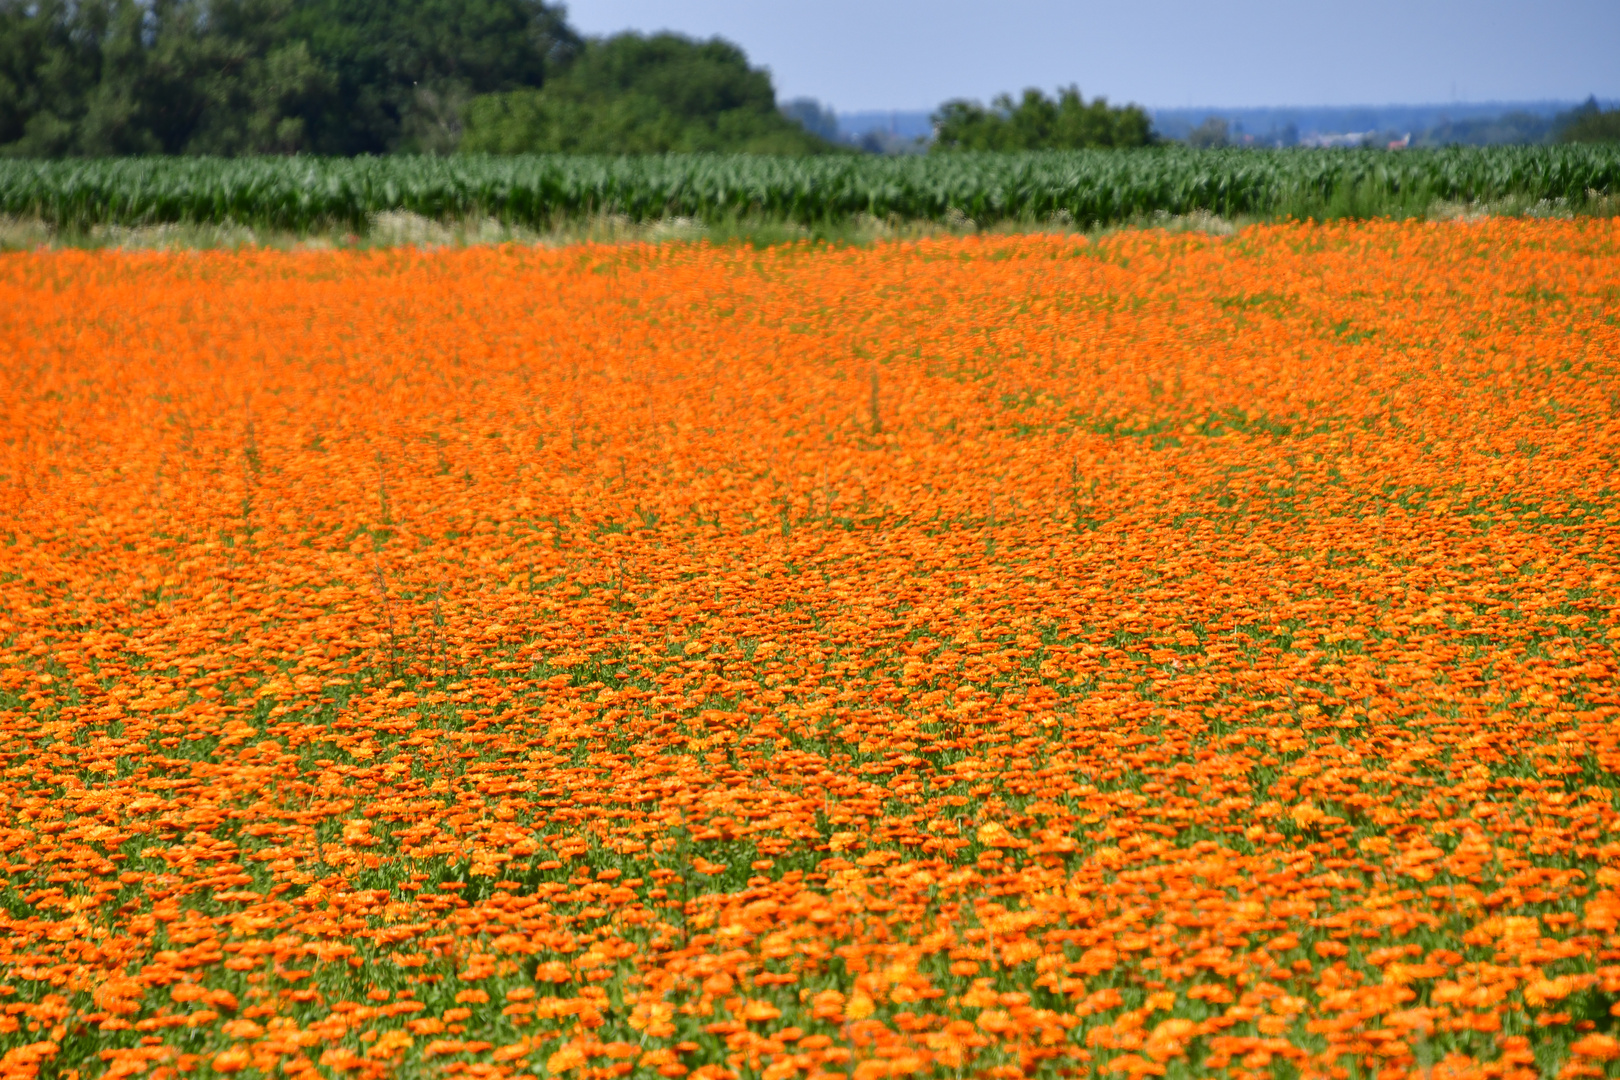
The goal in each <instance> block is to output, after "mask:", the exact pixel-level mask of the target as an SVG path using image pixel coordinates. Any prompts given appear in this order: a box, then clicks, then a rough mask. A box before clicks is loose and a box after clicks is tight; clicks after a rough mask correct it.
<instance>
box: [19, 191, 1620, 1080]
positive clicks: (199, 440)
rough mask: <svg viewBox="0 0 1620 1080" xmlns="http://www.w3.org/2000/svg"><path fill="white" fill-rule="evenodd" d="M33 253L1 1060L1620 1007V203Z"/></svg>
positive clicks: (665, 1042) (1609, 1012)
mask: <svg viewBox="0 0 1620 1080" xmlns="http://www.w3.org/2000/svg"><path fill="white" fill-rule="evenodd" d="M0 311H3V312H4V313H5V314H4V318H3V320H0V349H3V351H4V356H5V362H4V364H0V795H3V801H0V978H3V980H4V981H3V983H0V1051H3V1055H4V1056H3V1058H0V1073H3V1074H5V1075H6V1076H13V1075H16V1076H33V1075H45V1076H51V1077H75V1078H76V1077H84V1078H85V1080H89V1078H90V1077H92V1076H102V1075H105V1076H126V1075H135V1074H144V1075H146V1076H148V1077H150V1078H152V1080H172V1078H174V1077H176V1076H178V1075H181V1074H190V1075H195V1076H199V1077H202V1076H206V1075H208V1074H210V1073H225V1074H239V1075H241V1076H243V1077H251V1076H263V1077H268V1076H270V1075H272V1074H278V1073H279V1074H281V1075H285V1076H291V1077H298V1076H304V1077H313V1076H314V1075H315V1074H320V1075H323V1076H327V1077H340V1076H347V1077H356V1078H363V1080H376V1078H381V1077H384V1076H392V1075H402V1076H418V1075H444V1076H467V1077H478V1078H496V1077H501V1078H507V1077H519V1076H537V1077H543V1076H548V1075H550V1076H567V1077H569V1078H571V1080H609V1078H616V1077H621V1076H632V1077H652V1076H659V1077H666V1078H671V1080H673V1078H678V1077H690V1078H692V1080H727V1078H736V1080H755V1078H758V1080H792V1078H798V1077H801V1076H803V1077H807V1078H810V1080H816V1078H820V1080H827V1078H828V1077H830V1076H832V1075H838V1076H841V1077H848V1078H850V1080H880V1078H885V1077H901V1076H911V1075H916V1076H922V1077H928V1076H941V1077H944V1076H951V1077H956V1076H966V1075H978V1076H987V1077H993V1078H996V1080H1017V1078H1020V1077H1025V1076H1029V1077H1034V1076H1057V1075H1074V1074H1084V1075H1091V1074H1097V1075H1120V1076H1125V1077H1130V1078H1134V1077H1141V1076H1160V1075H1169V1076H1183V1075H1199V1076H1206V1075H1207V1076H1219V1075H1225V1076H1233V1077H1238V1076H1246V1077H1255V1078H1260V1077H1283V1076H1295V1075H1300V1076H1309V1077H1334V1078H1347V1077H1350V1076H1358V1077H1362V1076H1381V1077H1393V1076H1407V1075H1414V1074H1415V1075H1424V1076H1431V1075H1432V1076H1434V1077H1441V1076H1446V1077H1460V1076H1476V1077H1493V1078H1494V1077H1502V1078H1509V1077H1511V1078H1530V1077H1537V1076H1543V1075H1562V1076H1570V1077H1574V1076H1601V1075H1611V1074H1612V1073H1613V1070H1614V1069H1615V1068H1616V1067H1617V1066H1616V1062H1617V1061H1620V1038H1617V1035H1620V1030H1617V1023H1620V1021H1617V1019H1616V1016H1615V1013H1616V1012H1617V1011H1620V1005H1617V1002H1620V810H1617V808H1616V804H1615V796H1616V791H1617V788H1620V784H1617V783H1616V774H1615V769H1616V767H1617V766H1620V691H1617V686H1616V664H1617V659H1616V657H1617V648H1620V608H1617V602H1620V601H1617V596H1620V501H1617V499H1616V488H1617V485H1620V481H1617V477H1620V458H1617V451H1620V318H1617V315H1616V312H1617V311H1620V224H1617V223H1615V222H1609V221H1596V220H1585V221H1573V222H1570V221H1564V222H1546V221H1544V222H1532V221H1490V222H1485V223H1475V224H1467V225H1460V224H1448V225H1434V224H1428V225H1424V224H1393V223H1373V224H1361V225H1345V226H1312V225H1287V226H1274V227H1262V228H1255V229H1251V230H1248V231H1245V232H1243V233H1241V234H1239V235H1237V236H1234V237H1228V238H1218V237H1209V236H1204V235H1200V234H1173V233H1166V232H1151V231H1149V232H1125V233H1119V234H1116V235H1113V236H1108V237H1105V238H1102V239H1094V240H1085V239H1079V238H1074V237H1067V236H1023V237H1000V238H968V239H961V238H942V239H936V240H927V241H921V242H917V243H910V244H890V245H883V246H878V247H874V248H871V249H841V248H825V247H823V248H814V247H791V248H778V249H771V250H754V249H752V248H748V247H741V246H739V247H708V246H701V245H700V246H682V245H671V246H662V247H655V246H646V247H637V246H626V247H617V248H614V247H576V248H567V249H558V250H541V249H515V248H487V249H467V250H456V251H436V252H424V251H416V250H397V251H387V252H369V253H355V252H348V253H276V252H254V251H246V252H213V253H201V254H198V253H191V254H163V255H122V254H107V253H84V252H60V253H51V254H19V255H9V256H5V257H3V258H0Z"/></svg>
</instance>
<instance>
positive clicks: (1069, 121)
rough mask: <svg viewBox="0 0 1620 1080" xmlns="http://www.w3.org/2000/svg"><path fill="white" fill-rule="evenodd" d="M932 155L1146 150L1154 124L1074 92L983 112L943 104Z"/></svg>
mask: <svg viewBox="0 0 1620 1080" xmlns="http://www.w3.org/2000/svg"><path fill="white" fill-rule="evenodd" d="M934 128H935V134H934V149H935V150H941V151H946V150H1083V149H1089V148H1092V147H1123V146H1149V145H1151V144H1152V143H1153V142H1154V141H1155V140H1154V135H1153V121H1152V120H1151V119H1149V117H1148V114H1147V112H1146V111H1145V110H1144V109H1142V108H1141V107H1140V106H1137V105H1124V106H1110V105H1109V104H1108V99H1107V98H1103V97H1095V98H1092V99H1091V101H1089V102H1087V101H1085V100H1083V99H1082V98H1081V96H1080V91H1079V89H1077V88H1076V87H1073V86H1071V87H1068V88H1067V89H1063V90H1060V91H1058V96H1057V100H1055V101H1054V100H1053V99H1051V98H1049V97H1047V96H1046V95H1045V94H1044V93H1042V92H1041V91H1040V90H1035V89H1029V90H1025V91H1024V95H1023V97H1022V98H1021V99H1020V100H1018V101H1016V102H1015V101H1013V99H1012V96H1011V95H1010V94H1002V95H1000V96H999V97H997V98H996V99H995V100H994V101H993V102H991V103H990V107H989V108H988V109H986V108H985V107H984V106H982V105H980V104H979V103H978V102H976V101H964V100H956V101H947V102H946V103H945V104H944V105H942V106H940V110H939V112H937V113H935V114H934Z"/></svg>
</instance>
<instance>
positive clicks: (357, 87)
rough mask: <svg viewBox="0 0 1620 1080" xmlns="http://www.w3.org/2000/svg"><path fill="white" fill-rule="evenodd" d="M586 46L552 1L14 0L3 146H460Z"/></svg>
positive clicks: (3, 33)
mask: <svg viewBox="0 0 1620 1080" xmlns="http://www.w3.org/2000/svg"><path fill="white" fill-rule="evenodd" d="M578 44H579V39H578V37H577V35H575V34H574V32H573V31H572V30H571V29H570V28H569V27H568V26H567V25H566V24H565V23H564V22H563V17H562V13H561V9H560V8H553V7H549V6H547V5H546V4H545V3H544V2H543V0H0V154H6V155H10V156H29V157H58V156H64V155H127V154H202V153H207V154H245V153H291V152H296V151H316V152H320V153H328V154H354V153H365V152H385V151H391V150H408V149H448V148H449V147H450V146H452V145H453V144H454V140H455V138H456V136H457V135H458V134H459V127H460V111H461V108H462V106H463V105H464V104H465V102H466V101H467V100H468V99H469V98H470V97H471V96H472V95H473V94H475V93H480V92H484V91H490V90H500V89H510V88H514V87H520V86H536V85H539V84H540V83H541V82H542V81H543V80H544V79H545V77H546V75H547V73H548V72H549V71H551V70H553V69H555V68H556V67H558V66H561V65H562V64H564V63H566V61H567V60H568V58H569V57H570V56H571V55H572V54H573V52H574V51H575V50H576V49H577V47H578Z"/></svg>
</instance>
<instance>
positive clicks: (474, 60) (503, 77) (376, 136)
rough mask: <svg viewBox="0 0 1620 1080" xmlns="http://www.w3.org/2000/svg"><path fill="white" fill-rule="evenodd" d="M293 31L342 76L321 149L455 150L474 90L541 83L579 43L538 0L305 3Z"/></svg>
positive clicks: (322, 118)
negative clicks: (464, 112)
mask: <svg viewBox="0 0 1620 1080" xmlns="http://www.w3.org/2000/svg"><path fill="white" fill-rule="evenodd" d="M291 29H292V33H293V35H294V36H295V37H297V38H298V39H301V40H304V41H307V42H308V43H309V49H310V52H311V54H312V55H313V56H314V57H315V58H316V59H317V60H318V61H319V62H320V63H321V64H322V65H323V66H324V67H325V68H326V69H327V70H329V71H331V72H332V73H333V76H334V79H335V81H336V92H335V93H334V94H333V95H332V97H331V98H330V99H328V101H327V102H325V103H324V104H325V107H324V108H322V109H321V110H320V111H319V112H318V113H316V114H315V115H313V116H311V117H310V127H311V131H310V145H311V148H312V149H314V150H315V151H316V152H318V153H324V154H358V153H385V152H388V151H394V150H446V149H449V148H451V147H452V146H453V145H454V143H455V141H456V138H457V136H458V135H459V128H460V114H461V111H462V109H463V108H464V106H465V104H466V102H467V101H468V100H469V99H470V98H471V97H472V96H473V95H476V94H484V93H490V92H493V91H502V90H514V89H517V88H520V87H538V86H540V85H541V84H542V83H544V82H545V81H546V78H547V76H548V74H550V73H552V72H553V71H556V70H559V69H561V68H562V67H564V66H565V65H566V64H567V63H568V61H569V60H570V59H572V57H573V55H574V53H575V52H576V51H577V49H578V48H579V45H580V40H579V37H578V36H577V35H576V34H575V33H574V31H573V30H572V28H570V27H569V26H568V25H567V23H566V22H564V20H563V16H562V12H561V9H560V8H555V7H550V6H548V5H546V4H545V3H543V2H541V0H301V2H300V3H298V5H297V7H296V9H295V11H294V13H293V17H292V19H291Z"/></svg>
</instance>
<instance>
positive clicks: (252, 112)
mask: <svg viewBox="0 0 1620 1080" xmlns="http://www.w3.org/2000/svg"><path fill="white" fill-rule="evenodd" d="M933 120H934V131H935V137H934V139H933V141H932V143H931V146H930V149H932V150H933V151H935V152H951V151H961V150H984V151H1006V150H1035V149H1085V148H1093V147H1133V146H1149V145H1152V144H1154V143H1155V142H1158V141H1160V140H1159V138H1158V137H1157V135H1156V134H1155V132H1154V130H1153V124H1152V121H1151V119H1150V118H1149V116H1148V114H1147V113H1146V111H1144V110H1143V109H1141V108H1140V107H1138V106H1135V105H1126V106H1114V105H1110V104H1109V103H1108V101H1107V100H1106V99H1105V98H1102V97H1094V98H1092V99H1090V100H1089V101H1088V100H1085V99H1084V98H1082V97H1081V95H1080V92H1079V90H1078V89H1076V88H1074V87H1070V88H1067V89H1063V90H1059V91H1058V93H1057V95H1056V97H1048V96H1047V95H1046V94H1044V93H1042V92H1041V91H1039V90H1033V89H1032V90H1026V91H1024V92H1023V94H1022V95H1021V96H1020V97H1018V98H1016V99H1015V98H1014V97H1012V96H1011V95H1006V94H1004V95H1001V96H1000V97H997V98H996V99H994V100H993V101H992V102H991V103H990V104H989V106H985V105H982V104H980V103H979V102H975V101H967V100H954V101H949V102H946V103H945V104H944V105H942V106H941V107H940V109H939V111H938V112H936V113H935V114H934V117H933ZM1560 131H1561V133H1562V135H1563V137H1564V138H1565V139H1572V140H1605V139H1615V138H1620V112H1615V111H1609V112H1604V111H1602V110H1600V109H1598V108H1597V106H1596V103H1595V102H1593V103H1589V104H1588V105H1587V106H1584V107H1583V108H1582V109H1581V110H1580V111H1579V113H1578V114H1577V115H1573V116H1571V117H1570V118H1569V122H1568V123H1565V124H1563V125H1562V126H1561V128H1560ZM454 151H463V152H483V153H495V154H506V153H522V152H561V153H607V154H620V153H669V152H705V151H715V152H720V151H726V152H745V153H769V154H815V153H829V152H854V151H853V149H852V148H851V147H848V146H845V145H843V144H841V143H839V142H838V141H837V123H836V118H835V117H834V116H833V115H832V113H831V112H830V111H828V110H823V109H821V108H820V107H819V106H816V105H815V104H814V103H813V102H804V101H799V102H790V103H788V104H786V105H784V106H782V107H778V105H777V102H776V92H775V88H774V87H773V86H772V83H771V78H770V74H769V73H768V72H767V71H764V70H762V69H760V68H756V67H753V66H751V65H750V64H749V62H748V58H747V56H746V55H745V54H744V53H743V51H742V50H741V49H740V48H738V47H737V46H735V45H733V44H731V43H729V42H726V41H723V40H721V39H719V38H715V39H711V40H708V41H695V40H692V39H690V38H686V37H682V36H680V35H677V34H655V35H651V36H644V35H640V34H634V33H626V34H619V35H615V36H612V37H607V38H587V37H585V36H583V35H581V34H580V33H578V32H577V31H576V30H575V29H574V28H573V27H571V26H570V25H569V24H568V21H567V19H566V17H565V13H564V10H563V8H562V6H561V5H558V4H553V3H548V2H547V0H0V156H6V157H29V158H60V157H74V156H85V157H121V156H135V155H148V154H169V155H204V154H206V155H218V156H227V157H229V156H241V155H249V154H300V153H301V154H316V155H325V156H354V155H358V154H392V153H437V154H442V153H450V152H454Z"/></svg>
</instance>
